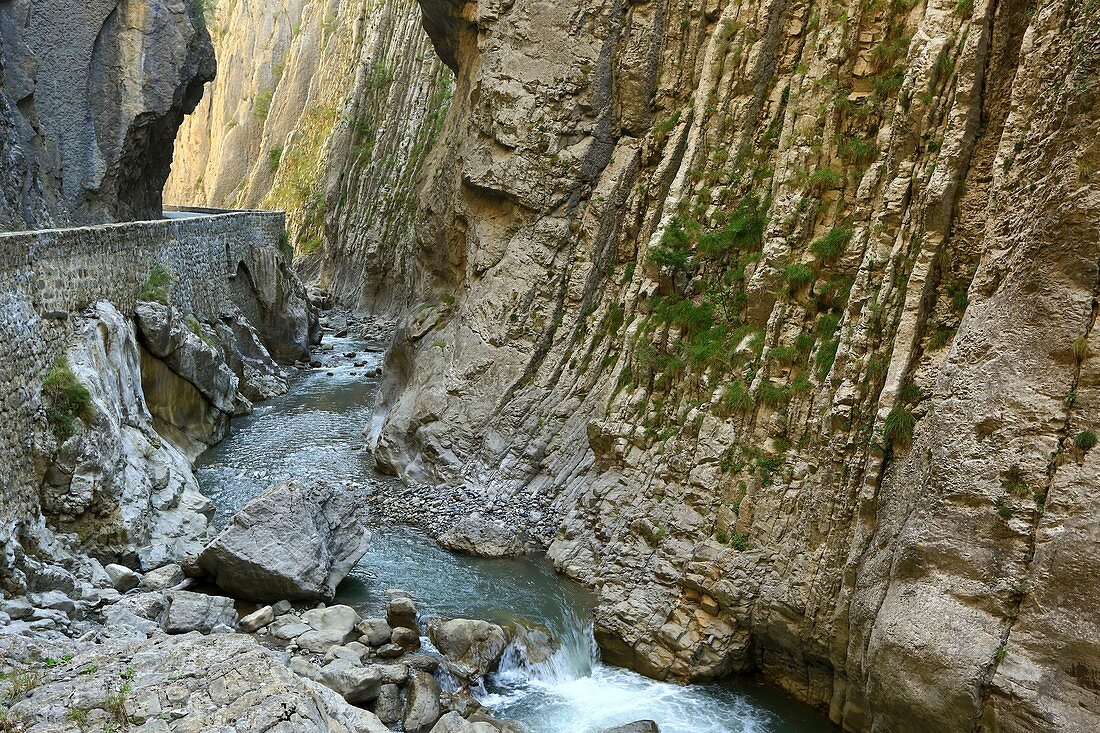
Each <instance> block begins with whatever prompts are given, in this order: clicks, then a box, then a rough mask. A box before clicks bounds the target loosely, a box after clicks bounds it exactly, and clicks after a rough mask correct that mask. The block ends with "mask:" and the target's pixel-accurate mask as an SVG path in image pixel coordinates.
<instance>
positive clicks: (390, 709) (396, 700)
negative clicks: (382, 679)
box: [374, 684, 405, 725]
mask: <svg viewBox="0 0 1100 733" xmlns="http://www.w3.org/2000/svg"><path fill="white" fill-rule="evenodd" d="M404 709H405V701H404V699H402V697H401V688H400V687H398V686H397V685H395V684H384V685H382V687H381V688H380V689H379V692H378V699H377V700H376V701H375V703H374V714H375V715H377V716H378V719H379V720H381V721H382V722H383V723H385V724H386V725H392V724H393V723H396V722H398V721H399V720H401V715H402V713H403V712H404Z"/></svg>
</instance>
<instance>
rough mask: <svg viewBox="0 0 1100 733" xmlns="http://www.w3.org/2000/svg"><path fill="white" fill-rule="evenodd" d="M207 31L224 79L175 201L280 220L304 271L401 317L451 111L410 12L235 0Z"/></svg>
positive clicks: (184, 152) (183, 149)
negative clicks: (421, 211)
mask: <svg viewBox="0 0 1100 733" xmlns="http://www.w3.org/2000/svg"><path fill="white" fill-rule="evenodd" d="M212 26H213V29H214V31H213V32H214V44H215V47H216V52H217V56H218V58H219V60H220V63H221V67H222V73H221V74H219V76H218V79H217V80H216V81H215V83H214V84H212V85H211V90H210V93H209V94H208V95H207V96H206V97H205V98H204V99H203V101H202V103H201V104H200V105H199V107H198V109H197V110H196V112H195V114H194V115H192V116H191V117H190V118H188V120H187V122H186V123H185V124H184V126H183V128H182V130H181V132H180V136H179V138H178V140H177V143H176V153H175V165H174V168H173V172H172V176H171V178H170V179H169V181H168V186H167V189H166V197H167V198H168V199H169V200H170V201H171V202H174V203H183V204H192V205H200V206H224V207H236V208H255V207H264V208H281V209H285V210H286V211H287V215H288V220H289V224H290V229H291V238H292V242H293V244H294V246H295V249H296V252H297V253H298V255H299V256H300V258H301V259H302V261H303V264H302V267H303V270H304V271H305V272H307V273H308V274H309V275H310V276H311V277H314V278H316V279H317V280H318V281H319V283H320V284H321V285H322V286H323V287H326V288H329V289H330V290H331V291H332V292H333V293H334V294H335V295H336V296H337V297H338V298H339V299H340V300H342V301H344V302H346V303H348V304H349V305H353V306H356V307H358V308H359V309H361V310H377V311H382V312H395V311H396V310H397V308H398V307H399V306H400V305H401V304H402V303H403V302H404V299H405V294H406V292H407V291H408V288H409V287H410V277H411V275H412V272H413V267H412V265H413V262H414V260H413V258H412V257H411V256H410V254H409V253H410V251H411V246H410V243H411V240H412V222H413V217H414V214H415V211H416V205H415V199H414V197H413V195H412V191H413V186H414V184H415V182H416V180H417V177H418V175H419V172H420V168H421V164H422V162H423V160H424V158H425V156H426V153H427V151H428V150H429V149H430V147H431V146H432V144H433V142H434V140H435V137H436V136H437V134H438V131H439V128H440V126H441V124H442V121H443V116H444V114H445V113H446V109H447V105H448V103H449V101H450V76H451V75H450V73H449V72H445V71H444V67H443V65H442V64H440V63H439V61H438V60H437V59H436V57H435V54H434V53H433V52H432V50H431V43H430V41H429V40H428V39H427V37H426V36H425V35H424V33H423V32H422V30H421V24H420V13H419V10H418V8H417V6H416V4H415V2H413V0H399V1H398V2H380V1H379V0H316V1H314V2H307V1H305V0H286V1H285V2H278V3H271V2H266V1H261V0H235V1H233V2H230V1H228V0H227V1H226V2H222V3H219V5H218V8H217V13H216V18H215V20H214V21H213V23H212ZM364 275H365V276H364Z"/></svg>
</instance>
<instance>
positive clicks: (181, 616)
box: [164, 590, 238, 634]
mask: <svg viewBox="0 0 1100 733" xmlns="http://www.w3.org/2000/svg"><path fill="white" fill-rule="evenodd" d="M237 621H238V616H237V611H236V609H234V608H233V599H232V598H226V597H224V596H208V595H204V594H202V593H192V592H190V591H185V590H178V591H172V592H171V593H169V594H168V611H167V613H166V615H165V618H164V630H165V631H167V632H168V633H169V634H185V633H187V632H190V631H198V632H201V633H204V634H209V633H212V632H213V631H214V630H215V629H217V628H218V627H219V626H224V627H227V628H228V629H229V630H230V631H232V630H233V629H235V628H236V627H237Z"/></svg>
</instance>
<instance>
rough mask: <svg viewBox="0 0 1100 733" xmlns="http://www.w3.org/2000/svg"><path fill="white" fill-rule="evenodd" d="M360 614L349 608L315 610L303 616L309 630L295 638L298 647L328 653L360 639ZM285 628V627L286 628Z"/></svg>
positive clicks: (331, 607) (334, 607) (339, 606)
mask: <svg viewBox="0 0 1100 733" xmlns="http://www.w3.org/2000/svg"><path fill="white" fill-rule="evenodd" d="M359 621H360V619H359V614H358V613H356V611H355V609H354V608H351V607H349V606H341V605H337V606H329V607H327V608H315V609H312V610H310V611H306V612H305V613H303V614H302V622H303V623H304V624H306V625H307V626H309V630H308V631H306V632H304V633H302V634H300V635H299V636H297V637H295V638H294V641H295V643H296V644H298V646H300V647H301V648H303V649H308V650H310V651H313V652H326V651H328V650H329V649H330V648H331V647H333V646H342V645H343V644H346V643H347V642H349V641H352V640H353V639H355V638H357V637H358V633H357V632H356V630H355V627H356V625H357V624H358V623H359ZM284 628H285V627H284Z"/></svg>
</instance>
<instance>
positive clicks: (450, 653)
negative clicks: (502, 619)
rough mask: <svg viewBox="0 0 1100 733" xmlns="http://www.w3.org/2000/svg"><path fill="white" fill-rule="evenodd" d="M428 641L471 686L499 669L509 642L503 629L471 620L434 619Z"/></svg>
mask: <svg viewBox="0 0 1100 733" xmlns="http://www.w3.org/2000/svg"><path fill="white" fill-rule="evenodd" d="M428 638H430V639H431V640H432V643H433V644H435V647H436V648H437V649H438V650H439V652H440V654H442V655H443V656H444V657H445V658H446V659H447V661H448V662H450V669H451V671H452V672H453V673H454V674H456V675H457V676H459V677H461V678H463V679H465V680H466V681H468V682H473V681H475V680H478V679H480V678H482V677H484V676H485V675H486V674H488V673H489V672H491V671H493V670H494V669H496V667H497V665H498V664H500V658H501V656H502V655H503V654H504V650H505V648H507V646H508V641H509V637H508V634H507V632H505V630H504V629H503V628H501V627H500V626H497V625H496V624H492V623H489V622H488V621H479V620H470V619H451V620H449V621H443V620H440V619H433V620H432V621H431V622H430V623H429V624H428Z"/></svg>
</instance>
